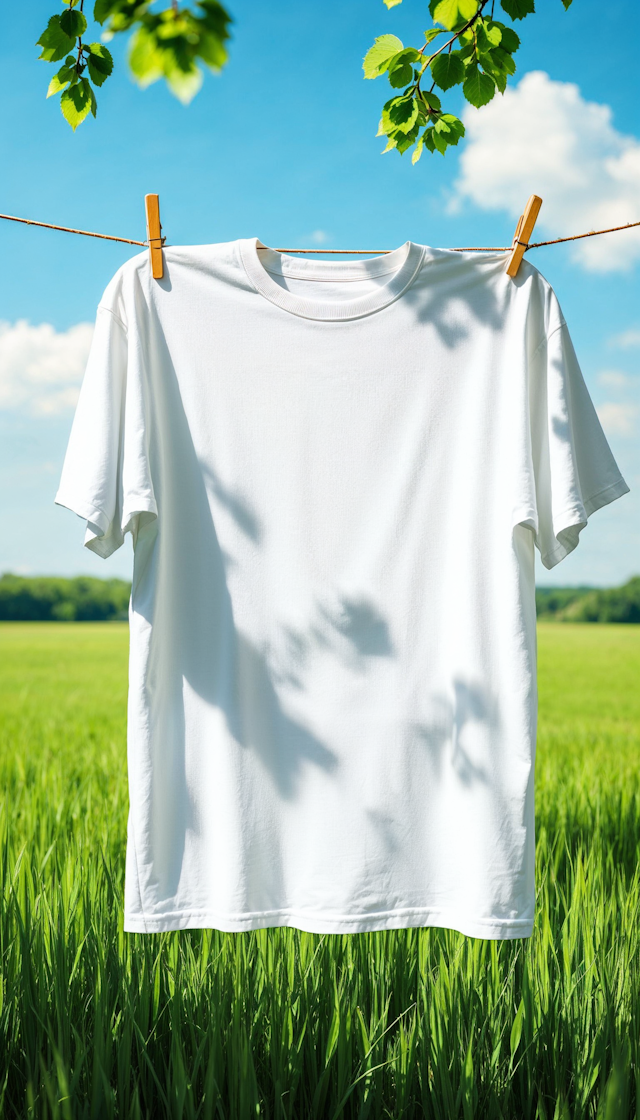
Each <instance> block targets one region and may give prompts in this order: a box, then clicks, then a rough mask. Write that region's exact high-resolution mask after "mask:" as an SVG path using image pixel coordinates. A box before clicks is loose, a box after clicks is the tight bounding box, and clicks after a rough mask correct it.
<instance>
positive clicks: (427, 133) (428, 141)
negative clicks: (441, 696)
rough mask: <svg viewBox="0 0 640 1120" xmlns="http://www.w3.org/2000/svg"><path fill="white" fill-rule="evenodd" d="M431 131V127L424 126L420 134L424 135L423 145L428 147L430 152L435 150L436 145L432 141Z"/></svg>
mask: <svg viewBox="0 0 640 1120" xmlns="http://www.w3.org/2000/svg"><path fill="white" fill-rule="evenodd" d="M433 133H434V129H433V128H426V129H425V131H424V132H423V134H422V135H423V137H424V146H425V148H428V149H429V151H430V152H435V150H436V146H435V144H434V142H433Z"/></svg>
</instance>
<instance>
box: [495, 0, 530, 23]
mask: <svg viewBox="0 0 640 1120" xmlns="http://www.w3.org/2000/svg"><path fill="white" fill-rule="evenodd" d="M500 3H501V4H502V7H503V8H504V10H505V12H506V13H507V15H508V16H511V19H524V17H525V16H529V15H532V14H533V12H535V10H536V6H535V0H500Z"/></svg>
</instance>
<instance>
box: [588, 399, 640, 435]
mask: <svg viewBox="0 0 640 1120" xmlns="http://www.w3.org/2000/svg"><path fill="white" fill-rule="evenodd" d="M596 412H597V413H598V418H599V420H600V423H601V424H602V427H603V428H604V431H605V434H606V435H607V436H613V435H616V436H632V435H633V434H634V432H635V418H636V416H637V414H638V412H640V409H638V407H637V406H636V405H634V404H618V403H617V402H614V401H606V402H605V404H601V405H600V406H599V408H597V409H596Z"/></svg>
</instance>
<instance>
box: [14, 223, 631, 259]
mask: <svg viewBox="0 0 640 1120" xmlns="http://www.w3.org/2000/svg"><path fill="white" fill-rule="evenodd" d="M0 218H3V219H4V220H5V221H7V222H21V223H22V224H23V225H27V226H40V227H42V228H43V229H57V230H60V231H61V232H62V233H78V234H81V235H82V237H99V238H100V239H101V240H102V241H120V242H122V243H123V244H125V245H140V246H141V247H142V248H143V249H144V248H146V247H147V245H148V244H149V242H148V241H134V240H133V238H131V237H115V236H114V235H113V234H110V233H93V232H91V231H90V230H88V229H72V228H71V227H70V226H57V225H52V224H51V223H50V222H36V221H35V220H34V219H33V218H17V217H15V215H13V214H0ZM634 226H640V221H638V222H627V223H626V225H623V226H612V227H611V228H610V229H592V230H589V231H588V233H574V234H572V235H571V236H570V237H555V238H553V240H551V241H533V242H531V243H530V244H529V245H527V246H526V248H525V252H526V251H527V249H541V248H542V246H543V245H560V244H561V243H562V242H564V241H579V240H580V239H581V238H583V237H598V236H599V235H600V234H602V233H617V232H618V230H622V229H633V228H634ZM165 240H166V238H164V237H163V238H162V241H163V243H164V241H165ZM510 248H511V246H510V245H466V246H463V247H462V248H459V247H458V246H455V247H452V249H451V252H452V253H506V252H507V251H508V250H509V249H510ZM276 252H278V253H339V254H340V255H345V254H347V253H354V254H358V255H359V256H363V255H365V254H367V253H372V254H376V255H378V254H380V255H382V254H384V253H391V252H393V250H392V249H317V248H316V249H277V250H276Z"/></svg>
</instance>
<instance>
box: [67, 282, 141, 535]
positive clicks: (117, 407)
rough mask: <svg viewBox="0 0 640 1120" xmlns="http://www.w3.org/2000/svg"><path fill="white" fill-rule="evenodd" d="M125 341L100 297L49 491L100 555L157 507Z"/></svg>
mask: <svg viewBox="0 0 640 1120" xmlns="http://www.w3.org/2000/svg"><path fill="white" fill-rule="evenodd" d="M111 291H112V289H111V290H110V289H109V288H108V289H107V293H105V297H107V298H108V296H109V295H110V294H111ZM105 297H103V299H104V298H105ZM129 342H130V340H129V338H128V329H127V326H125V323H124V322H123V321H122V319H121V318H120V317H119V316H118V315H117V314H116V313H115V312H114V311H113V310H112V309H111V307H109V306H107V304H106V303H101V304H100V306H99V307H98V311H97V315H96V323H95V329H94V333H93V339H92V343H91V349H90V352H89V358H88V361H87V367H86V370H85V374H84V378H83V381H82V386H81V388H80V396H79V398H78V404H77V406H76V412H75V416H74V419H73V424H72V428H71V434H70V436H69V443H68V446H67V451H66V455H65V459H64V464H63V468H62V476H61V479H60V485H59V488H58V492H57V494H56V497H55V502H56V504H57V505H60V506H65V507H67V508H68V509H70V510H73V512H74V513H77V514H78V516H79V517H82V518H83V519H84V520H85V521H86V522H87V528H86V533H85V539H84V544H85V547H86V548H89V549H91V551H92V552H96V553H97V554H98V556H102V557H107V556H110V555H111V553H112V552H115V551H116V549H118V548H120V546H121V545H122V543H123V541H124V536H125V533H127V532H131V533H132V534H133V536H134V539H135V536H136V534H137V531H138V528H139V527H140V525H141V524H142V523H144V521H148V520H152V519H154V518H155V517H157V513H158V510H157V506H156V500H155V495H154V491H153V483H152V478H151V470H150V465H149V430H148V428H149V425H148V416H147V407H146V402H145V393H144V387H143V383H142V378H141V376H140V371H139V369H137V368H136V365H135V363H131V362H130V360H129V351H130V344H129ZM133 349H134V353H135V349H136V348H133ZM132 366H133V368H132Z"/></svg>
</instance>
